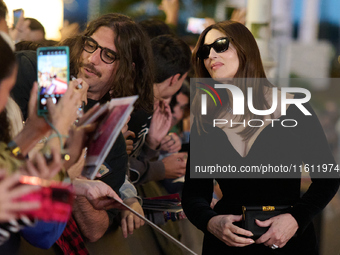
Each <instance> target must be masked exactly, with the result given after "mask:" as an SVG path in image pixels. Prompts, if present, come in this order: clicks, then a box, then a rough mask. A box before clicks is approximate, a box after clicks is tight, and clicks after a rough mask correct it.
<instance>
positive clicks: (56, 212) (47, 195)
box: [20, 176, 74, 222]
mask: <svg viewBox="0 0 340 255" xmlns="http://www.w3.org/2000/svg"><path fill="white" fill-rule="evenodd" d="M20 184H21V185H23V184H25V185H38V186H40V187H41V189H40V190H38V191H35V192H32V193H29V194H25V195H24V196H22V197H21V198H20V200H21V201H40V203H41V207H40V208H39V209H37V210H32V211H26V212H24V214H25V215H26V216H28V217H30V218H37V219H39V220H44V221H57V222H67V221H68V219H69V216H70V214H71V212H72V204H73V200H74V194H73V191H72V187H71V185H69V184H66V183H63V182H57V181H49V180H44V179H41V178H39V177H34V176H21V178H20Z"/></svg>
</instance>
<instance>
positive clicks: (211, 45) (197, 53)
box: [196, 37, 231, 60]
mask: <svg viewBox="0 0 340 255" xmlns="http://www.w3.org/2000/svg"><path fill="white" fill-rule="evenodd" d="M224 39H227V42H228V43H227V47H226V49H225V50H223V51H216V50H215V48H214V44H215V43H216V42H218V41H220V40H224ZM230 40H231V39H230V38H229V37H222V38H218V39H217V40H215V41H214V42H213V43H211V44H203V45H201V46H200V47H199V48H198V50H197V52H196V56H197V57H198V58H199V59H202V60H204V59H207V58H209V55H210V51H211V48H213V49H214V51H215V52H216V53H222V52H225V51H227V50H228V49H229V44H230ZM205 46H207V47H209V54H208V56H207V57H206V58H201V57H200V56H199V55H200V53H199V51H200V49H201V48H202V47H205Z"/></svg>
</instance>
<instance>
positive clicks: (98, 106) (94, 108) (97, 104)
mask: <svg viewBox="0 0 340 255" xmlns="http://www.w3.org/2000/svg"><path fill="white" fill-rule="evenodd" d="M98 108H100V104H99V103H96V104H95V105H94V106H93V107H91V109H90V110H88V111H87V112H86V113H85V114H84V116H83V117H81V118H80V119H79V120H78V123H77V125H78V126H81V125H83V123H84V122H85V121H86V120H87V119H88V118H89V117H90V116H92V114H93V113H94V112H96V111H97V110H98Z"/></svg>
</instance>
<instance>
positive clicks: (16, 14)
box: [13, 9, 24, 28]
mask: <svg viewBox="0 0 340 255" xmlns="http://www.w3.org/2000/svg"><path fill="white" fill-rule="evenodd" d="M21 16H24V10H23V9H16V10H13V28H14V27H15V26H16V25H17V23H18V21H19V19H20V17H21Z"/></svg>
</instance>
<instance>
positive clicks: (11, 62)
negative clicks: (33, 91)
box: [0, 36, 18, 112]
mask: <svg viewBox="0 0 340 255" xmlns="http://www.w3.org/2000/svg"><path fill="white" fill-rule="evenodd" d="M0 52H1V58H0V112H1V111H2V110H3V109H4V107H5V105H6V103H7V100H8V98H9V93H10V91H11V89H12V87H13V86H14V83H15V80H16V76H17V71H18V70H17V63H16V59H15V56H14V53H13V51H12V49H11V48H10V47H9V45H8V44H7V42H6V41H5V40H4V39H3V38H2V37H1V36H0Z"/></svg>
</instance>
